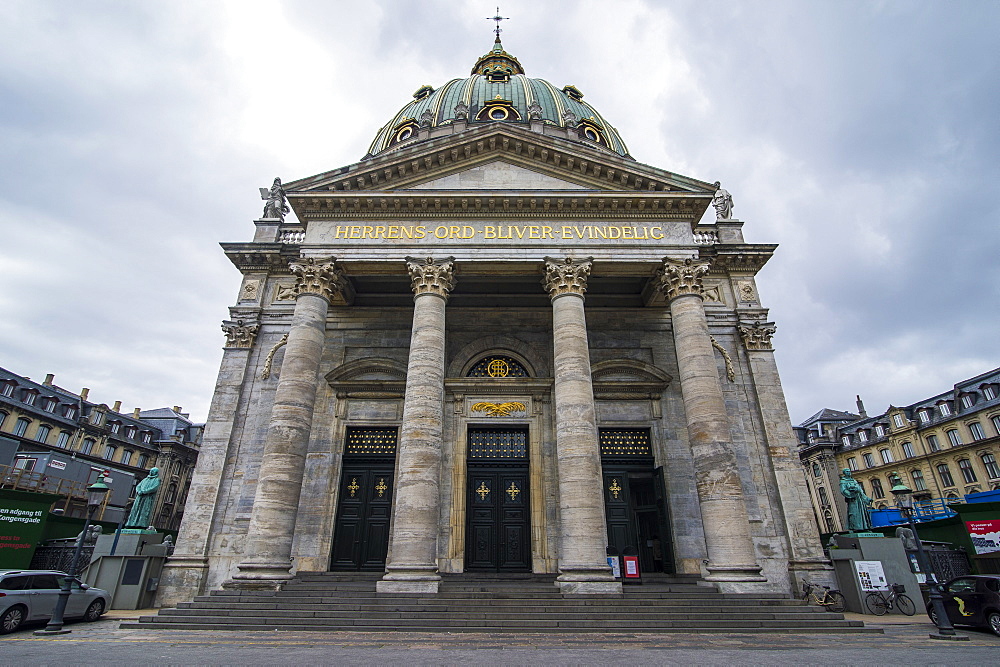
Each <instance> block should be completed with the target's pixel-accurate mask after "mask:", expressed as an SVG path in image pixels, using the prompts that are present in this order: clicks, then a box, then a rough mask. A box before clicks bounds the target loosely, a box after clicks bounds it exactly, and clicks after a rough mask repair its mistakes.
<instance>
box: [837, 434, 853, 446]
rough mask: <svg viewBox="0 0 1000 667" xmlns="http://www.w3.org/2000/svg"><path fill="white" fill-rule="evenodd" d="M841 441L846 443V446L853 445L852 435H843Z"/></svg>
mask: <svg viewBox="0 0 1000 667" xmlns="http://www.w3.org/2000/svg"><path fill="white" fill-rule="evenodd" d="M840 441H841V442H842V443H844V447H850V446H851V436H849V435H845V436H844V437H842V438H841V439H840Z"/></svg>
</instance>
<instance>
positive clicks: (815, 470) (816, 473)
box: [813, 463, 823, 477]
mask: <svg viewBox="0 0 1000 667" xmlns="http://www.w3.org/2000/svg"><path fill="white" fill-rule="evenodd" d="M813 476H814V477H822V476H823V470H822V469H821V468H820V467H819V464H818V463H813Z"/></svg>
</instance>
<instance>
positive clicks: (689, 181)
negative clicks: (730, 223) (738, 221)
mask: <svg viewBox="0 0 1000 667" xmlns="http://www.w3.org/2000/svg"><path fill="white" fill-rule="evenodd" d="M498 161H499V162H502V163H506V164H508V165H511V166H510V167H504V169H507V170H508V173H509V174H514V173H517V174H520V175H521V176H525V177H526V176H529V174H526V173H525V171H527V172H531V173H532V174H540V175H542V176H547V177H549V178H550V179H552V180H551V181H546V180H545V179H544V178H538V177H536V179H537V182H539V183H541V182H545V183H548V184H550V185H552V186H553V188H552V189H554V190H566V189H587V190H600V191H606V192H620V193H639V192H642V193H646V192H656V193H661V192H666V193H676V194H678V195H683V196H708V197H709V198H710V197H711V196H712V195H713V194H714V193H715V188H714V186H712V185H711V184H710V183H707V182H705V181H699V180H697V179H693V178H688V177H687V176H681V175H680V174H675V173H672V172H668V171H664V170H662V169H657V168H656V167H651V166H649V165H645V164H642V163H640V162H636V161H635V160H632V159H630V158H625V157H622V156H621V155H618V154H617V153H612V152H610V151H606V150H601V149H598V148H594V147H592V146H588V145H586V144H584V143H582V142H578V141H569V140H566V139H561V138H559V137H553V136H549V135H546V134H543V133H539V132H533V131H531V130H529V129H526V128H524V127H520V126H515V125H501V126H498V125H497V124H491V125H488V126H483V127H477V128H473V129H470V130H466V131H465V132H460V133H457V134H453V135H450V136H446V137H441V138H434V139H430V140H427V141H418V142H415V143H413V144H410V145H407V146H405V147H402V148H399V149H396V150H392V151H389V152H387V153H383V154H380V155H378V156H376V157H374V158H371V159H369V160H364V161H362V162H358V163H355V164H352V165H348V166H346V167H341V168H340V169H334V170H332V171H328V172H324V173H322V174H317V175H315V176H311V177H309V178H303V179H299V180H296V181H293V182H290V183H286V184H285V191H286V192H287V193H288V195H289V199H290V200H292V201H293V204H292V205H293V207H294V195H297V194H300V193H301V194H306V193H309V194H318V193H321V192H322V193H324V194H332V193H338V194H339V193H344V194H348V193H358V192H359V191H360V192H370V191H381V192H386V191H393V190H396V191H398V190H404V189H430V188H431V187H432V186H428V185H426V184H428V183H432V182H434V181H441V183H447V184H449V187H447V188H441V189H448V190H451V189H455V190H458V189H469V188H464V187H463V188H453V187H451V186H450V184H452V183H454V182H455V181H454V179H452V180H449V178H448V177H450V176H453V175H455V174H461V173H466V174H467V175H469V176H472V175H473V174H480V173H481V174H483V175H484V178H485V174H486V173H487V170H485V169H484V170H483V171H479V172H476V171H473V170H474V169H476V168H477V167H484V168H485V167H486V165H488V164H491V163H494V162H498ZM514 167H517V168H520V169H521V170H524V171H517V169H514ZM493 169H494V171H492V172H491V175H492V176H493V177H496V178H501V173H500V170H499V169H497V168H496V167H494V168H493ZM574 186H575V187H574ZM472 189H501V188H495V187H483V188H472ZM531 189H544V188H543V187H537V188H531Z"/></svg>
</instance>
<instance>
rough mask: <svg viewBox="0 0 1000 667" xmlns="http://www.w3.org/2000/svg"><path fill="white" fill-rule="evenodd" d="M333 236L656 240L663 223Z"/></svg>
mask: <svg viewBox="0 0 1000 667" xmlns="http://www.w3.org/2000/svg"><path fill="white" fill-rule="evenodd" d="M333 237H334V238H335V239H354V240H358V241H363V240H387V241H423V240H426V239H438V240H445V239H448V240H463V241H469V240H474V239H478V240H497V241H504V240H509V241H517V240H547V239H552V240H560V239H561V240H563V241H581V240H589V241H659V240H661V239H663V238H665V237H666V235H665V234H664V232H663V227H662V226H652V227H643V226H638V225H483V226H482V228H481V229H478V228H476V227H473V226H472V225H438V226H437V227H432V226H429V225H337V226H336V227H334V228H333Z"/></svg>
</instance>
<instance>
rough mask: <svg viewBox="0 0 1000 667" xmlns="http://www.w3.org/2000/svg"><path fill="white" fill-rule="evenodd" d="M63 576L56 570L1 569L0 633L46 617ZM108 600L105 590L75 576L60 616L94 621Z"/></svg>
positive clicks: (56, 595)
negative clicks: (91, 585) (82, 581)
mask: <svg viewBox="0 0 1000 667" xmlns="http://www.w3.org/2000/svg"><path fill="white" fill-rule="evenodd" d="M65 577H66V573H65V572H59V571H57V570H0V635H2V634H6V633H8V632H14V631H15V630H17V629H18V628H19V627H21V624H22V623H26V622H29V621H47V620H49V618H51V616H52V610H53V609H54V608H55V606H56V600H57V599H59V590H60V588H61V587H62V583H63V579H65ZM110 601H111V594H110V593H108V592H107V591H105V590H102V589H100V588H91V587H90V586H88V585H87V584H84V583H81V582H80V581H79V580H77V579H74V580H73V585H72V586H71V588H70V596H69V600H67V601H66V611H65V612H64V614H63V617H64V618H82V619H83V620H85V621H96V620H97V619H99V618H100V617H101V614H103V613H104V611H105V610H106V609H107V608H108V604H109V603H110Z"/></svg>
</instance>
